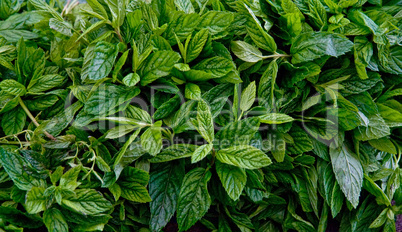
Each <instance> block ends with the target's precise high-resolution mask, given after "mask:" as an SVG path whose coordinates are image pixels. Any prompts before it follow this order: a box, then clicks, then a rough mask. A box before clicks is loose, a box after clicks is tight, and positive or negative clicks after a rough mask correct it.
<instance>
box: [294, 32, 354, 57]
mask: <svg viewBox="0 0 402 232" xmlns="http://www.w3.org/2000/svg"><path fill="white" fill-rule="evenodd" d="M352 47H353V43H352V42H351V41H349V40H348V39H347V38H345V37H343V36H342V35H339V34H330V33H324V32H308V33H304V34H300V35H299V36H298V37H297V38H296V39H295V41H294V42H293V44H292V47H291V49H290V52H291V53H292V55H293V56H292V63H294V64H297V63H301V62H306V61H310V60H315V59H317V58H320V57H322V56H324V55H328V56H334V57H338V56H341V55H343V54H345V53H346V52H349V51H350V50H351V49H352Z"/></svg>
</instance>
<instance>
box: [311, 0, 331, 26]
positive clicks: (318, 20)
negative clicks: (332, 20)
mask: <svg viewBox="0 0 402 232" xmlns="http://www.w3.org/2000/svg"><path fill="white" fill-rule="evenodd" d="M308 8H309V9H310V13H309V16H311V17H312V19H313V20H314V22H315V24H316V25H317V26H319V27H320V28H323V27H324V26H325V25H326V24H327V12H326V10H325V7H324V5H323V4H322V3H321V1H320V0H309V1H308Z"/></svg>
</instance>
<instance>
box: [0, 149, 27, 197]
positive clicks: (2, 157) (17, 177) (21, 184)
mask: <svg viewBox="0 0 402 232" xmlns="http://www.w3.org/2000/svg"><path fill="white" fill-rule="evenodd" d="M0 164H1V165H2V166H3V168H4V170H5V171H6V172H7V174H8V176H9V177H10V178H11V179H12V180H13V182H14V184H15V186H16V187H17V188H19V189H21V190H25V191H29V190H30V189H31V188H32V187H33V186H34V183H33V177H32V176H30V175H28V174H27V173H26V172H25V171H24V167H25V166H27V165H28V164H27V162H26V161H25V160H24V159H23V158H22V157H21V156H20V155H19V154H18V153H16V152H12V151H10V150H6V149H4V148H2V147H0Z"/></svg>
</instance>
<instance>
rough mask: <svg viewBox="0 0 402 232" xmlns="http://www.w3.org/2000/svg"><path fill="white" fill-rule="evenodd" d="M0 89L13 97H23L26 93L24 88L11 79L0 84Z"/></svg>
mask: <svg viewBox="0 0 402 232" xmlns="http://www.w3.org/2000/svg"><path fill="white" fill-rule="evenodd" d="M0 89H1V90H3V91H4V92H5V93H8V94H12V95H14V96H23V95H25V93H26V89H25V86H24V85H23V84H21V83H18V82H17V81H15V80H12V79H9V80H4V81H2V82H0Z"/></svg>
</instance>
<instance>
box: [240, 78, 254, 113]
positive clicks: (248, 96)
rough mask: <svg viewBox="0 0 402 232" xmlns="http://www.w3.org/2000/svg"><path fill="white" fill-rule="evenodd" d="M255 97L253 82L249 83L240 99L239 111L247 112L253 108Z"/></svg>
mask: <svg viewBox="0 0 402 232" xmlns="http://www.w3.org/2000/svg"><path fill="white" fill-rule="evenodd" d="M255 96H256V86H255V81H253V82H251V83H250V84H249V85H248V86H247V88H245V89H244V90H243V92H242V93H241V98H240V109H241V110H242V111H247V110H249V109H250V108H251V106H253V104H254V101H255Z"/></svg>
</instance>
